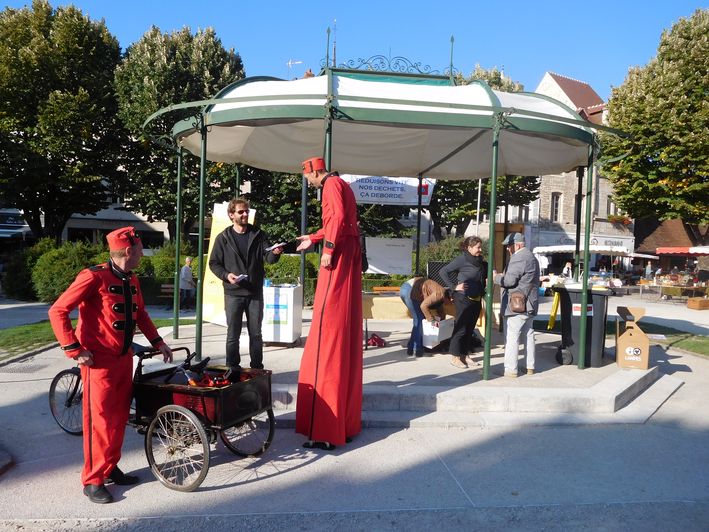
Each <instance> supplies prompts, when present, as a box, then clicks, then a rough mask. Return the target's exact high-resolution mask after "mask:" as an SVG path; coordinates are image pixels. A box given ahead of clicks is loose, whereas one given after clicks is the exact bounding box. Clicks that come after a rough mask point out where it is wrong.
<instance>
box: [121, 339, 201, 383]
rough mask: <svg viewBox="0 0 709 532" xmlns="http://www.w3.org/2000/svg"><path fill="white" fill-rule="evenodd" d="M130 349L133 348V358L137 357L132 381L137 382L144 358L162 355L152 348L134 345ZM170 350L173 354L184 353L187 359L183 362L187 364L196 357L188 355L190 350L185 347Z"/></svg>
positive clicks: (140, 375) (141, 373) (141, 372)
mask: <svg viewBox="0 0 709 532" xmlns="http://www.w3.org/2000/svg"><path fill="white" fill-rule="evenodd" d="M132 347H133V356H136V357H138V367H137V368H136V369H135V375H134V379H137V380H139V379H140V378H141V377H142V376H143V361H144V360H145V359H146V358H152V357H154V356H155V355H159V354H162V351H160V350H159V349H155V348H154V347H152V346H145V345H139V344H136V343H134V344H133V345H132ZM171 350H172V353H173V354H174V353H175V352H176V351H184V352H185V353H187V359H186V360H185V362H187V361H188V360H191V359H192V357H194V356H195V355H196V353H192V354H190V350H189V349H187V348H186V347H175V348H174V349H172V348H171Z"/></svg>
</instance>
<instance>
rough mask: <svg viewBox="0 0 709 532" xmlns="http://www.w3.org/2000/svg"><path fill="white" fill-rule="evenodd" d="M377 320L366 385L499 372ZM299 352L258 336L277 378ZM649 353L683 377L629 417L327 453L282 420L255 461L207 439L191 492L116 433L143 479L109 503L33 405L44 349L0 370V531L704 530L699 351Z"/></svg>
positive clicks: (699, 317) (698, 324) (705, 455)
mask: <svg viewBox="0 0 709 532" xmlns="http://www.w3.org/2000/svg"><path fill="white" fill-rule="evenodd" d="M610 302H611V307H613V305H614V304H618V303H619V302H620V303H621V304H627V303H634V302H636V303H637V301H633V300H632V299H626V298H611V300H610ZM547 304H548V303H547ZM642 304H643V306H646V307H647V308H648V314H650V317H649V318H648V319H653V320H659V321H660V322H662V323H666V324H670V325H671V326H673V327H677V328H685V329H688V330H692V331H697V333H699V334H701V332H702V331H703V332H704V333H707V332H709V311H705V312H704V313H701V311H688V310H687V309H686V307H684V306H683V305H679V304H672V303H664V302H663V303H648V302H647V301H643V302H642ZM7 305H13V303H7V302H3V301H0V321H1V322H2V323H5V320H6V317H7V313H10V314H13V315H14V314H17V312H18V310H17V307H9V306H7ZM651 305H659V309H658V310H655V307H654V306H651ZM631 306H632V305H631ZM9 308H14V310H11V311H9V310H8V309H9ZM157 313H158V312H157V309H154V312H153V315H156V314H157ZM695 313H696V314H695ZM705 314H706V317H705ZM680 326H681V327H680ZM376 327H377V324H376V323H375V324H372V326H370V330H373V331H377V330H378V329H377V328H376ZM400 328H403V329H404V330H403V331H401V330H397V329H400ZM381 329H385V326H384V324H381ZM210 331H211V332H210ZM183 332H184V341H188V339H189V336H190V335H189V330H188V329H187V328H185V329H184V330H183ZM379 332H382V333H387V336H386V337H385V339H386V340H387V341H388V342H389V343H390V345H393V346H394V347H392V348H391V349H389V350H381V351H379V352H377V351H375V350H372V351H369V352H368V353H367V361H368V362H367V367H368V369H366V370H365V375H367V377H366V379H368V381H369V384H376V383H382V382H384V381H392V382H393V381H396V382H397V383H399V382H400V381H406V380H407V379H410V378H411V375H415V377H416V385H422V386H425V385H431V386H433V385H438V384H440V383H446V386H451V387H455V386H458V385H460V384H461V383H462V385H468V384H470V382H473V381H475V382H477V384H475V385H476V386H477V385H480V384H482V385H484V386H489V387H494V386H499V385H500V384H499V383H500V382H501V381H502V379H492V380H491V381H489V382H487V383H481V382H479V379H480V377H479V373H480V372H479V371H467V372H459V371H457V370H455V369H454V368H452V367H451V366H449V365H448V363H447V357H445V356H444V355H436V356H434V357H430V358H424V359H416V360H406V359H405V357H404V356H402V351H401V348H400V347H399V346H397V342H399V341H401V339H403V338H404V337H405V336H406V332H405V322H402V324H401V327H392V330H382V331H379ZM545 336H546V335H545ZM220 345H223V333H221V334H220V333H219V331H218V330H213V331H212V330H211V329H207V328H205V355H210V354H212V355H215V356H217V357H219V356H220V352H221V350H220V347H219V346H220ZM207 349H210V350H212V353H210V352H208V351H207ZM297 353H298V348H294V349H283V348H280V347H277V346H272V347H269V348H267V353H266V357H267V359H270V360H271V361H273V363H274V364H273V365H274V366H278V367H282V368H283V369H284V371H280V372H279V371H276V374H275V375H274V382H275V383H279V382H286V381H289V380H291V378H292V375H290V376H289V375H287V373H289V372H290V373H292V371H291V370H289V371H285V369H286V368H292V367H297V360H292V358H293V357H297ZM655 353H656V356H655V357H654V361H655V364H657V366H658V367H659V368H660V370H661V371H662V372H663V373H664V374H670V375H672V376H674V377H679V378H681V379H682V380H683V381H684V385H683V386H681V388H679V390H677V391H676V392H675V393H674V394H673V395H672V396H671V397H670V398H669V399H668V400H667V401H666V402H665V403H664V404H663V405H662V406H661V408H660V409H659V410H658V411H657V412H656V413H655V414H654V415H653V416H652V417H651V418H650V419H649V420H648V421H647V422H645V423H643V424H633V425H624V424H613V425H610V424H608V425H606V424H594V425H581V426H579V425H576V426H565V427H560V426H538V427H524V426H505V427H467V428H460V429H441V428H426V429H417V428H409V429H401V428H391V429H375V428H368V429H365V430H364V431H363V432H362V434H361V435H360V436H359V437H358V438H356V439H355V441H354V442H353V443H352V444H350V445H347V446H344V447H341V448H338V449H337V450H336V451H334V452H332V453H327V452H323V451H311V450H307V449H304V448H302V446H301V444H302V442H303V437H302V436H300V435H296V434H295V433H294V432H293V431H292V429H291V428H289V427H288V426H287V425H288V424H287V423H282V424H281V426H280V427H279V428H278V429H277V431H276V436H275V439H274V442H273V444H272V446H271V448H270V449H269V450H268V451H267V453H266V454H265V455H264V456H263V457H262V458H260V459H236V457H235V456H233V455H232V454H231V453H229V452H228V451H227V450H226V449H225V448H224V447H223V446H222V445H221V443H219V444H217V445H216V447H214V453H213V456H212V461H211V467H210V471H209V474H208V476H207V478H206V480H205V482H204V483H203V485H202V487H201V488H200V489H199V490H197V491H196V492H193V493H179V492H175V491H171V490H168V489H166V488H164V487H162V486H161V485H160V484H159V483H158V482H157V481H156V480H155V479H154V477H153V476H152V474H151V473H150V471H149V469H148V467H147V461H146V458H145V453H144V450H143V437H142V436H140V435H138V434H137V433H135V432H134V431H133V430H132V429H128V432H127V437H126V443H125V446H124V453H123V458H122V461H121V466H122V467H123V469H124V470H126V471H136V472H137V474H138V475H139V476H140V477H141V479H142V481H143V482H142V483H141V484H140V485H138V486H136V487H131V488H115V487H114V488H111V489H112V490H113V493H114V494H115V495H116V496H117V499H118V502H117V503H115V504H111V505H107V506H99V505H94V504H91V503H90V502H88V500H86V498H85V497H83V495H81V486H80V483H79V471H80V467H81V460H82V458H81V443H80V440H79V439H78V438H76V437H72V436H69V435H67V434H65V433H63V432H62V431H61V430H60V429H59V428H58V427H57V425H56V424H55V423H54V421H53V420H52V418H51V415H50V413H49V409H48V407H47V399H46V397H47V389H48V386H49V382H50V380H51V378H52V376H53V375H54V374H56V372H57V371H59V370H60V369H62V368H64V367H67V361H66V360H65V358H64V357H63V354H62V353H61V351H59V350H58V349H50V350H48V351H45V352H43V353H40V354H38V355H35V356H33V357H29V358H25V359H24V360H22V361H18V362H15V363H13V364H9V365H7V366H5V367H3V368H0V385H1V386H2V389H3V393H2V394H0V424H1V425H2V426H3V427H4V430H3V431H2V432H0V448H2V449H5V451H4V452H6V453H8V454H9V455H10V456H12V458H13V459H14V465H13V466H12V467H10V468H9V469H8V470H7V471H6V472H5V473H4V474H3V475H2V476H0V489H2V493H3V494H8V495H10V496H7V495H6V496H4V497H0V530H20V529H22V530H69V529H74V530H76V529H78V530H97V529H98V530H122V529H126V530H127V529H130V530H142V529H145V530H147V529H148V528H149V529H150V530H159V531H162V530H192V529H202V528H204V527H205V526H207V527H211V528H215V529H225V528H237V527H238V528H244V529H245V528H249V529H255V530H273V529H295V528H298V529H303V530H332V529H336V528H339V529H347V530H404V529H406V530H430V529H432V528H438V529H442V530H473V529H484V530H682V531H691V530H709V466H708V464H709V416H708V415H707V414H706V405H707V404H708V401H707V400H708V399H709V360H707V359H704V358H701V357H695V356H692V355H686V354H683V353H679V352H673V351H669V352H666V353H665V352H664V351H662V352H661V353H658V352H657V351H655ZM548 356H549V354H548V353H547V354H544V352H543V353H542V355H541V356H540V362H541V361H544V363H543V367H548V368H549V371H548V372H545V371H543V372H542V373H541V374H540V375H535V376H533V377H531V378H527V377H524V378H521V379H518V382H517V383H516V385H519V386H525V387H529V386H533V385H534V382H535V381H543V380H545V379H547V378H550V377H549V375H551V374H553V371H552V368H554V365H553V364H552V363H551V362H549V361H548V360H546V359H547V358H548ZM288 357H291V359H289V358H288ZM608 368H609V367H608V366H604V367H603V368H597V369H596V370H594V371H590V370H584V371H578V370H576V369H575V368H564V369H568V370H571V371H570V373H569V376H566V377H565V378H568V379H569V382H571V381H573V382H576V383H578V382H580V380H588V381H589V382H590V381H593V379H596V378H599V377H598V375H600V374H602V373H603V372H607V371H610V369H608ZM274 369H275V368H274ZM611 369H612V368H611ZM545 373H547V374H548V375H545ZM570 376H573V378H572V377H570ZM525 381H526V383H525ZM412 384H413V383H412ZM403 385H406V382H404V384H403ZM579 385H585V384H579ZM283 425H286V426H285V427H284V426H283Z"/></svg>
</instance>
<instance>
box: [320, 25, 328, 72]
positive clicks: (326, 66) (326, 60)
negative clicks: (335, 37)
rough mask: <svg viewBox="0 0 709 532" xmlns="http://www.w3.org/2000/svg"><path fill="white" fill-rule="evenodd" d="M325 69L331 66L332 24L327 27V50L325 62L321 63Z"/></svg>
mask: <svg viewBox="0 0 709 532" xmlns="http://www.w3.org/2000/svg"><path fill="white" fill-rule="evenodd" d="M320 66H321V67H324V68H325V69H328V68H330V26H328V27H327V50H325V64H322V63H321V64H320Z"/></svg>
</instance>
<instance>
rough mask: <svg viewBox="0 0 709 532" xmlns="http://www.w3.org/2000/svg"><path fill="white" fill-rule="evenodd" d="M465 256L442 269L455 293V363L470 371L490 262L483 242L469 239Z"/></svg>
mask: <svg viewBox="0 0 709 532" xmlns="http://www.w3.org/2000/svg"><path fill="white" fill-rule="evenodd" d="M460 249H461V250H462V251H463V253H462V254H461V255H460V256H458V257H456V258H455V259H453V260H452V261H451V262H450V263H448V264H447V265H446V266H444V267H443V268H441V278H442V279H443V282H444V283H446V288H449V289H451V290H452V291H453V302H454V303H455V325H454V326H453V335H452V336H451V343H450V352H451V355H453V358H452V359H451V364H452V365H454V366H455V367H457V368H467V367H468V364H467V362H466V358H467V356H468V353H470V352H471V348H472V345H471V342H472V339H473V333H474V331H475V324H476V323H477V321H478V317H479V316H480V309H481V308H482V303H481V300H482V298H483V296H484V295H485V283H486V280H487V262H485V261H484V260H483V255H482V240H480V238H478V237H477V236H469V237H468V238H466V239H464V240H463V241H462V242H461V243H460Z"/></svg>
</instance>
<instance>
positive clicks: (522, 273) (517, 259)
mask: <svg viewBox="0 0 709 532" xmlns="http://www.w3.org/2000/svg"><path fill="white" fill-rule="evenodd" d="M502 244H503V245H505V246H507V251H509V253H510V255H511V257H510V261H509V263H508V264H507V268H505V271H504V272H503V273H497V272H493V281H494V282H495V284H499V285H500V287H501V288H502V301H505V300H507V301H509V295H510V294H511V293H513V292H521V293H522V294H523V295H524V296H525V297H526V310H525V312H514V311H513V310H512V309H511V307H510V305H509V304H508V305H507V306H506V307H505V317H504V319H505V377H517V358H518V355H519V344H520V339H522V343H523V345H524V350H523V353H524V352H526V355H527V357H526V358H527V375H532V374H534V354H535V345H534V328H533V327H532V323H533V321H534V316H536V315H537V310H538V309H539V283H540V280H539V262H537V259H536V258H534V255H533V254H532V252H531V251H530V250H529V249H528V248H526V247H525V245H524V235H523V234H521V233H510V234H509V235H507V236H506V237H505V239H504V240H503V241H502Z"/></svg>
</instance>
